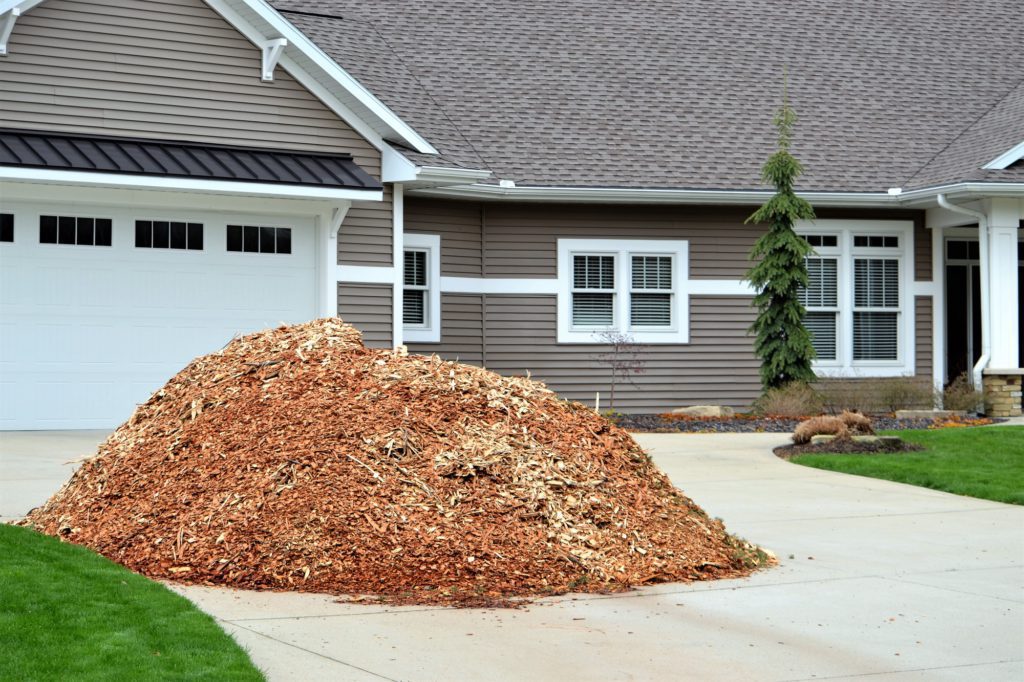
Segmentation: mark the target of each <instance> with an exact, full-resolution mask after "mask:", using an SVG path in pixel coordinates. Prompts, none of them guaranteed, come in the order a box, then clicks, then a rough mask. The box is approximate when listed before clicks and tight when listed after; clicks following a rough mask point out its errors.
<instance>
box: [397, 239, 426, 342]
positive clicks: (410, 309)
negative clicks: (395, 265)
mask: <svg viewBox="0 0 1024 682" xmlns="http://www.w3.org/2000/svg"><path fill="white" fill-rule="evenodd" d="M428 255H429V252H428V251H426V250H424V249H406V250H405V262H404V265H403V273H404V281H403V289H402V324H404V325H405V326H406V327H425V326H426V325H427V308H428V304H427V293H428V292H429V290H430V287H428V286H427V256H428Z"/></svg>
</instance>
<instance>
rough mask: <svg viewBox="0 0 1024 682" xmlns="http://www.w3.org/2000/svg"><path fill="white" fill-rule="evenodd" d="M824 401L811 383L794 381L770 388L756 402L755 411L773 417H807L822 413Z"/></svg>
mask: <svg viewBox="0 0 1024 682" xmlns="http://www.w3.org/2000/svg"><path fill="white" fill-rule="evenodd" d="M823 405H824V402H823V400H822V397H821V394H819V393H818V392H817V391H816V390H814V389H813V388H812V387H811V386H810V385H808V384H805V383H803V382H801V381H794V382H791V383H788V384H786V385H785V386H780V387H778V388H770V389H768V390H767V391H765V393H764V395H762V396H761V397H760V398H758V399H757V400H756V401H755V402H754V406H753V407H754V411H755V412H756V413H758V414H763V415H770V416H773V417H807V416H810V415H815V414H820V413H821V410H822V407H823Z"/></svg>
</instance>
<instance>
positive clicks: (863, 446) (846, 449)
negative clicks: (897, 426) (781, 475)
mask: <svg viewBox="0 0 1024 682" xmlns="http://www.w3.org/2000/svg"><path fill="white" fill-rule="evenodd" d="M919 450H924V446H923V445H921V444H919V443H908V442H906V441H900V443H899V444H898V445H895V446H894V445H892V444H889V443H858V442H857V441H852V440H834V441H830V442H828V443H817V444H812V443H807V444H806V445H783V446H781V447H777V448H775V450H774V452H775V454H776V455H778V456H779V457H781V458H782V459H789V458H790V457H794V456H796V455H811V454H814V455H875V454H879V453H884V454H892V453H894V452H917V451H919Z"/></svg>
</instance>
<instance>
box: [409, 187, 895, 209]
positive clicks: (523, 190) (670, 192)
mask: <svg viewBox="0 0 1024 682" xmlns="http://www.w3.org/2000/svg"><path fill="white" fill-rule="evenodd" d="M410 191H411V192H413V193H415V194H417V195H420V196H436V197H449V198H458V199H508V200H511V201H553V202H572V203H577V202H578V203H621V204H717V205H731V204H735V205H750V206H756V205H760V204H762V203H764V202H765V201H767V200H768V199H769V198H771V197H772V195H773V194H774V192H772V191H770V190H763V191H761V190H685V189H632V188H614V187H499V186H498V185H484V184H472V185H465V186H461V187H443V188H431V189H416V190H410ZM799 194H800V196H802V197H804V198H805V199H807V200H808V201H810V202H811V203H812V204H814V205H815V206H878V207H882V206H884V207H892V206H894V205H896V204H897V200H896V198H894V197H893V196H892V195H890V194H888V193H885V192H800V193H799Z"/></svg>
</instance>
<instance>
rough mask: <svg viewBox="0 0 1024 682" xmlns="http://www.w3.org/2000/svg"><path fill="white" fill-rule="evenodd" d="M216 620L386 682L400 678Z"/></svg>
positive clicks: (397, 681) (239, 624)
mask: <svg viewBox="0 0 1024 682" xmlns="http://www.w3.org/2000/svg"><path fill="white" fill-rule="evenodd" d="M218 620H220V621H221V622H223V623H230V624H231V625H234V626H235V627H238V628H242V629H243V630H245V631H246V632H251V633H253V634H254V635H258V636H260V637H263V638H264V639H269V640H271V641H273V642H277V643H278V644H283V645H285V646H288V647H291V648H293V649H298V650H299V651H303V652H305V653H307V654H312V655H313V656H317V657H319V658H323V659H326V660H328V661H331V662H332V663H337V664H338V665H343V666H345V667H346V668H352V669H353V670H358V671H359V672H363V673H366V674H367V675H373V676H374V677H379V678H380V679H382V680H387V681H388V682H401V680H397V679H395V678H394V677H387V676H386V675H381V674H380V673H375V672H373V671H372V670H367V669H366V668H360V667H359V666H358V665H353V664H351V663H346V662H345V661H339V660H338V659H337V658H333V657H331V656H328V655H326V654H322V653H320V652H319V651H313V650H312V649H307V648H305V647H301V646H298V645H297V644H292V643H291V642H286V641H284V640H283V639H278V638H277V637H271V636H270V635H267V634H264V633H262V632H260V631H258V630H253V629H252V628H247V627H245V626H244V625H242V624H241V623H238V622H236V621H232V620H223V619H220V618H218Z"/></svg>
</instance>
